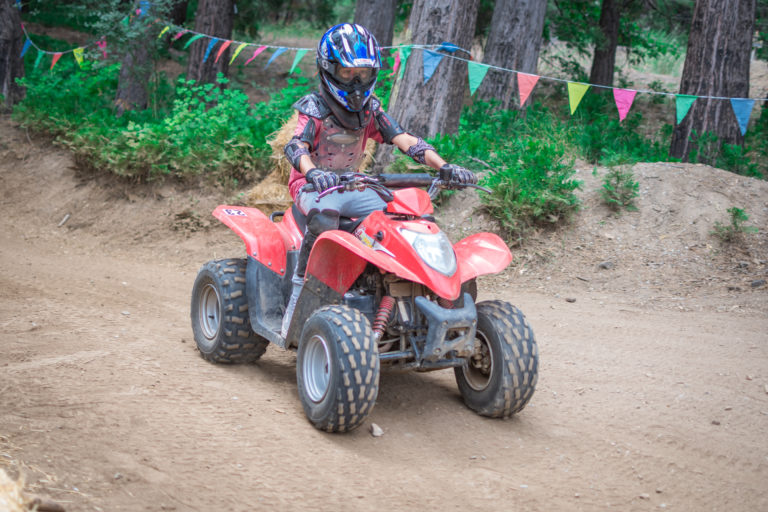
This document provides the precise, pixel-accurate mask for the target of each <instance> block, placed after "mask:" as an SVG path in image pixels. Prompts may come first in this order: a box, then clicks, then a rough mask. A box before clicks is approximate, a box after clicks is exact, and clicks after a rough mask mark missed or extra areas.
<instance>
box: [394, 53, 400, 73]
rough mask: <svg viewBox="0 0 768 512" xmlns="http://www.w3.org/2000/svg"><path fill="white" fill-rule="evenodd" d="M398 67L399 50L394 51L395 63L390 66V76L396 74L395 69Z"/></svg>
mask: <svg viewBox="0 0 768 512" xmlns="http://www.w3.org/2000/svg"><path fill="white" fill-rule="evenodd" d="M399 67H400V52H397V53H395V64H394V65H393V66H392V76H395V75H396V74H397V70H398V68H399Z"/></svg>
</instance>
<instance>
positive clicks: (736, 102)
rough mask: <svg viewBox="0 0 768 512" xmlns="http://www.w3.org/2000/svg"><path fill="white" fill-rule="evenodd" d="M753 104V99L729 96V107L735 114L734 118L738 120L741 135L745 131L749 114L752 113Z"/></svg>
mask: <svg viewBox="0 0 768 512" xmlns="http://www.w3.org/2000/svg"><path fill="white" fill-rule="evenodd" d="M754 106H755V100H750V99H748V98H731V108H732V109H733V113H734V114H736V120H737V121H738V122H739V128H741V135H742V136H744V134H745V133H747V125H748V124H749V115H750V114H751V113H752V107H754Z"/></svg>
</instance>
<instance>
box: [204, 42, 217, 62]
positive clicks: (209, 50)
mask: <svg viewBox="0 0 768 512" xmlns="http://www.w3.org/2000/svg"><path fill="white" fill-rule="evenodd" d="M219 41H221V39H219V38H218V37H214V38H211V41H210V42H209V43H208V47H207V48H206V49H205V55H203V62H205V61H207V60H208V55H210V54H211V50H212V49H213V47H214V46H216V43H218V42H219Z"/></svg>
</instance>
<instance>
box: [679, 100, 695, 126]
mask: <svg viewBox="0 0 768 512" xmlns="http://www.w3.org/2000/svg"><path fill="white" fill-rule="evenodd" d="M696 98H698V96H693V95H691V94H676V95H675V114H676V117H677V124H680V122H681V121H682V120H683V119H685V116H686V114H688V111H689V110H690V109H691V105H693V102H694V101H696Z"/></svg>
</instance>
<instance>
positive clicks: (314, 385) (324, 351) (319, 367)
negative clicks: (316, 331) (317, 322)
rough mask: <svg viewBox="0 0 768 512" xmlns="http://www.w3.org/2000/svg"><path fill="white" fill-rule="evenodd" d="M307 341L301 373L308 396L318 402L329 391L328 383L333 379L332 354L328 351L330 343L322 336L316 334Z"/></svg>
mask: <svg viewBox="0 0 768 512" xmlns="http://www.w3.org/2000/svg"><path fill="white" fill-rule="evenodd" d="M306 343H307V348H306V349H305V351H304V358H303V364H302V368H301V373H302V378H303V380H304V387H305V389H306V392H307V396H309V399H310V400H312V401H313V402H315V403H318V402H320V401H321V400H322V399H323V398H325V395H326V394H327V393H328V383H329V382H330V380H331V356H330V354H329V352H328V343H327V342H326V341H325V338H323V337H322V336H318V335H314V336H312V337H311V338H310V339H309V340H307V342H306Z"/></svg>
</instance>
